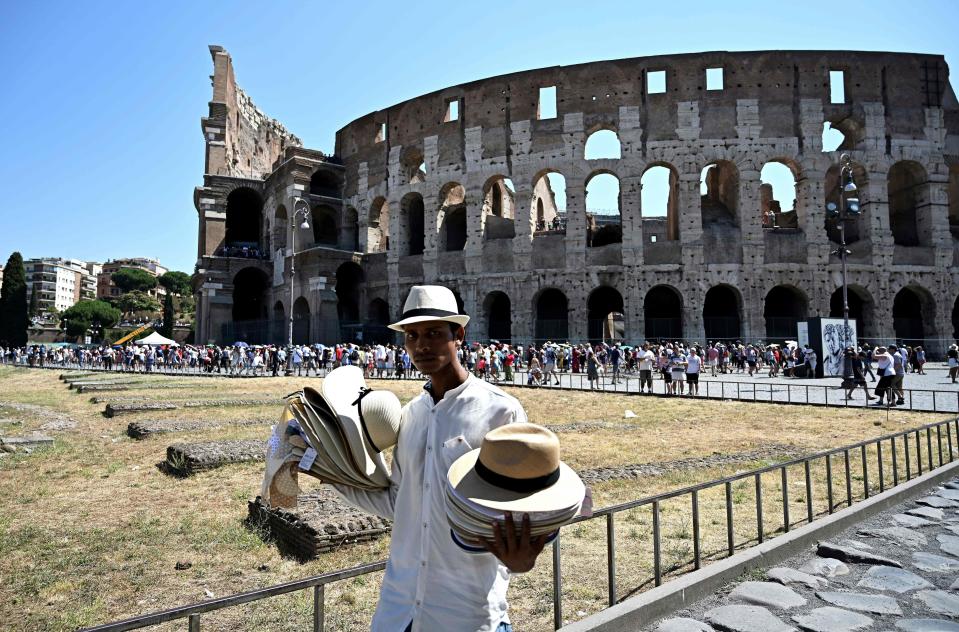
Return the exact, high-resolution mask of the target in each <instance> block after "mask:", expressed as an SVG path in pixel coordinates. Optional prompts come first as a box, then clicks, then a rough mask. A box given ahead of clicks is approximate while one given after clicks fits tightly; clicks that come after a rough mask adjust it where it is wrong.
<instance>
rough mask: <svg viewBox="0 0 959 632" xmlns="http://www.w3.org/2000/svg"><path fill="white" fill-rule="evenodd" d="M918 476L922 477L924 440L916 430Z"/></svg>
mask: <svg viewBox="0 0 959 632" xmlns="http://www.w3.org/2000/svg"><path fill="white" fill-rule="evenodd" d="M916 476H922V439H921V438H920V436H919V431H918V430H916Z"/></svg>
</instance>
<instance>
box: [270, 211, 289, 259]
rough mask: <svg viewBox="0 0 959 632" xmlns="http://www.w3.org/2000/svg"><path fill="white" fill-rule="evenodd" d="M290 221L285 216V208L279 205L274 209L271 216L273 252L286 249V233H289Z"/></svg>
mask: <svg viewBox="0 0 959 632" xmlns="http://www.w3.org/2000/svg"><path fill="white" fill-rule="evenodd" d="M289 223H290V220H289V218H288V217H287V214H286V207H285V206H283V205H282V204H280V205H279V206H277V207H276V212H275V213H274V214H273V248H272V249H273V250H277V249H280V250H284V249H286V243H287V239H286V236H287V232H288V231H289V228H290V227H289Z"/></svg>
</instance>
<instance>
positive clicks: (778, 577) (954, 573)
mask: <svg viewBox="0 0 959 632" xmlns="http://www.w3.org/2000/svg"><path fill="white" fill-rule="evenodd" d="M957 578H959V478H957V479H954V480H953V481H952V482H949V483H946V484H945V485H944V486H941V487H938V488H936V489H935V490H933V491H931V492H929V493H928V494H926V495H924V496H920V497H919V498H917V499H914V500H910V501H907V502H905V503H903V504H901V505H899V506H897V507H895V508H893V509H890V510H888V511H886V512H884V513H882V514H879V515H877V516H873V517H872V518H869V519H868V520H865V521H864V522H862V523H860V524H858V525H856V526H855V527H851V528H850V529H848V530H847V531H845V532H844V533H842V534H841V535H839V536H837V537H835V538H832V539H831V540H829V541H828V542H825V541H824V542H820V543H819V545H818V547H815V548H814V549H811V550H810V551H808V552H807V553H805V554H803V555H800V556H797V557H795V558H792V559H790V560H788V561H787V562H786V563H784V564H782V565H781V566H778V567H776V568H770V569H766V570H765V571H753V572H751V573H749V574H748V576H744V577H743V578H741V579H740V580H739V581H737V582H736V583H733V584H730V585H728V586H726V587H725V588H724V589H723V590H721V591H719V592H717V593H716V594H715V595H713V596H712V597H709V598H708V599H704V600H702V601H700V602H698V603H696V604H695V605H694V606H693V607H692V608H688V609H686V610H683V611H680V612H678V613H676V614H675V615H674V616H672V617H670V618H668V619H664V620H662V621H658V622H656V623H654V624H652V625H650V626H647V627H646V628H643V630H644V632H789V631H795V630H805V631H810V632H852V631H855V630H875V631H877V632H886V631H888V632H892V631H905V632H959V579H957Z"/></svg>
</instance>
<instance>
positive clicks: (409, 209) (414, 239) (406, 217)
mask: <svg viewBox="0 0 959 632" xmlns="http://www.w3.org/2000/svg"><path fill="white" fill-rule="evenodd" d="M401 206H402V209H403V221H404V225H405V229H406V230H405V231H404V232H405V234H404V237H405V238H406V244H407V247H406V254H407V255H421V254H423V250H424V247H425V229H426V226H425V206H424V205H423V196H422V195H420V194H419V193H411V194H409V195H407V196H406V197H404V198H403V202H402V205H401Z"/></svg>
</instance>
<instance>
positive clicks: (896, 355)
mask: <svg viewBox="0 0 959 632" xmlns="http://www.w3.org/2000/svg"><path fill="white" fill-rule="evenodd" d="M889 353H891V354H892V368H893V370H894V371H895V375H894V376H893V378H892V384H890V385H889V388H890V391H889V392H890V395H889V405H890V406H902V405H903V404H905V403H906V402H905V400H904V399H903V396H904V395H905V392H904V391H903V390H902V382H903V380H904V379H905V377H906V360H905V358H903V356H902V351H901V350H900V349H898V348H897V347H896V345H889ZM893 395H895V396H896V399H895V401H894V400H893V399H892V396H893Z"/></svg>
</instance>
